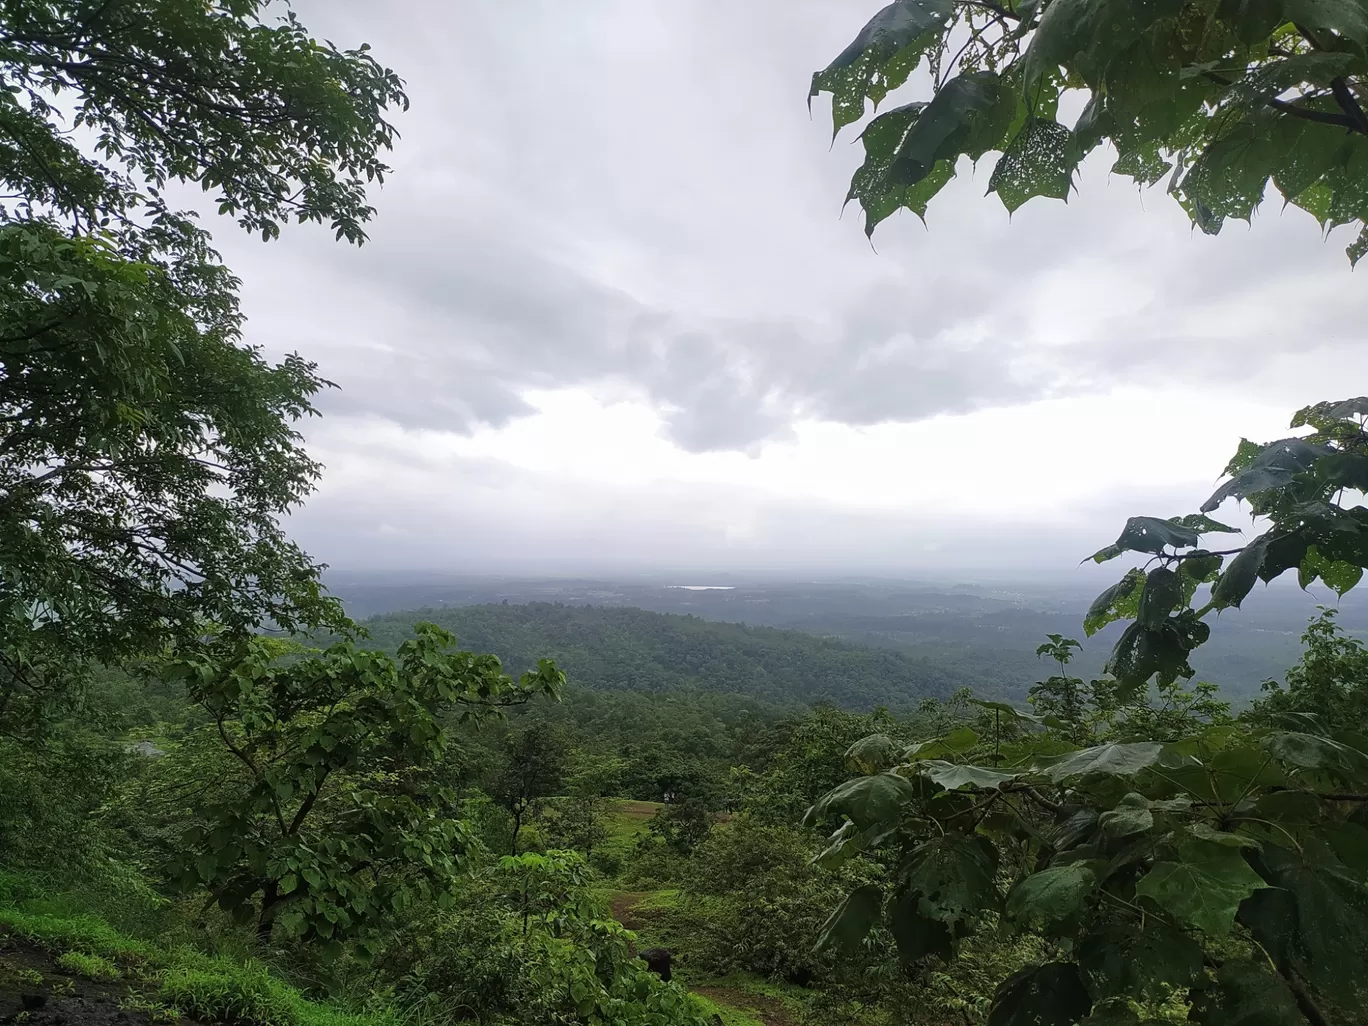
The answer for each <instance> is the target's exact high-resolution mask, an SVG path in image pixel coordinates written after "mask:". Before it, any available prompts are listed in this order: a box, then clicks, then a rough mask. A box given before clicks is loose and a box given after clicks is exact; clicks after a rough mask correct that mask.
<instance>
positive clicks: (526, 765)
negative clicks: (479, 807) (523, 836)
mask: <svg viewBox="0 0 1368 1026" xmlns="http://www.w3.org/2000/svg"><path fill="white" fill-rule="evenodd" d="M567 755H568V753H567V751H566V744H565V739H564V738H563V737H562V736H561V735H560V732H559V731H557V730H556V729H555V728H553V727H548V726H546V725H545V724H541V723H538V724H534V725H533V726H531V727H525V728H523V729H522V730H515V731H512V732H510V733H509V735H508V736H507V737H506V738H505V739H504V743H503V752H502V753H501V760H500V765H499V767H498V769H497V770H496V772H495V774H494V778H493V779H492V780H491V782H490V784H489V795H490V797H491V798H493V799H494V801H495V802H497V803H498V804H499V805H501V806H502V807H503V808H504V809H506V810H507V811H508V813H509V815H511V816H512V817H513V837H512V840H511V841H510V844H511V847H512V854H514V855H517V854H518V834H519V833H521V832H522V828H523V827H524V826H525V825H526V824H527V820H528V819H529V818H532V817H535V816H536V815H537V813H538V812H539V811H540V810H541V808H542V806H543V805H544V804H545V803H546V799H547V798H550V797H551V796H553V795H555V794H556V793H557V792H559V791H560V790H561V787H562V785H563V784H564V782H565V767H566V760H567Z"/></svg>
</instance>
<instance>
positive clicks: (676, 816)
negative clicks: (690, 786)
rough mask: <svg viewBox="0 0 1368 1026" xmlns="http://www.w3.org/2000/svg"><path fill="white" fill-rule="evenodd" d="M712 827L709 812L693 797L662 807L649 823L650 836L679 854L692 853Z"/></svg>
mask: <svg viewBox="0 0 1368 1026" xmlns="http://www.w3.org/2000/svg"><path fill="white" fill-rule="evenodd" d="M712 827H713V814H712V810H710V809H709V808H708V806H707V805H706V804H705V803H704V802H702V801H700V800H699V799H697V798H685V799H684V800H683V801H679V802H672V803H670V804H668V805H662V806H661V807H660V809H659V810H658V811H657V812H656V814H655V815H654V816H652V817H651V822H650V832H651V834H652V835H654V836H655V837H658V838H660V839H661V841H663V842H664V843H665V846H666V847H667V848H669V849H671V850H672V851H675V852H677V853H678V854H680V855H687V854H689V852H691V851H693V849H694V847H695V846H696V845H697V844H698V843H699V842H700V841H702V840H703V839H704V838H705V837H707V836H708V832H709V831H710V830H712Z"/></svg>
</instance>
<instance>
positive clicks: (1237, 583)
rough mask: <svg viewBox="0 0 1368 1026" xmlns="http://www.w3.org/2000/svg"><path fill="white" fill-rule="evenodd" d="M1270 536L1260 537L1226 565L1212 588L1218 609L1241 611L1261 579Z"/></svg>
mask: <svg viewBox="0 0 1368 1026" xmlns="http://www.w3.org/2000/svg"><path fill="white" fill-rule="evenodd" d="M1270 534H1271V532H1269V534H1261V535H1259V537H1257V538H1255V539H1254V540H1253V541H1252V542H1250V543H1249V544H1248V545H1246V546H1245V547H1244V549H1243V550H1242V551H1241V552H1240V553H1239V555H1237V556H1236V557H1235V558H1234V559H1232V560H1231V561H1230V562H1229V563H1227V564H1226V568H1225V570H1224V571H1223V572H1222V573H1221V576H1220V577H1218V578H1217V579H1216V583H1215V584H1214V585H1212V588H1211V601H1212V604H1213V605H1215V607H1216V608H1217V609H1229V608H1231V607H1232V606H1233V607H1234V608H1236V609H1239V608H1240V603H1241V602H1243V601H1244V600H1245V596H1246V595H1248V594H1249V593H1250V592H1251V591H1252V590H1253V589H1254V582H1255V581H1257V580H1258V579H1259V570H1260V569H1261V568H1262V566H1263V562H1264V556H1265V555H1266V554H1267V552H1268V543H1269V540H1270Z"/></svg>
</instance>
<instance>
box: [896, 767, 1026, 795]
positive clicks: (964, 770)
mask: <svg viewBox="0 0 1368 1026" xmlns="http://www.w3.org/2000/svg"><path fill="white" fill-rule="evenodd" d="M916 768H917V772H918V773H920V774H922V776H925V777H927V778H929V779H930V780H932V781H934V782H935V783H937V784H939V785H940V786H941V787H943V788H945V789H946V790H947V791H958V790H959V789H960V788H963V787H999V786H1001V785H1002V784H1005V783H1006V782H1007V781H1009V780H1015V779H1016V778H1017V776H1018V775H1019V774H1016V773H1005V772H1003V771H1001V770H995V769H988V768H987V767H985V766H965V765H961V764H959V763H953V762H941V761H927V762H920V763H917V766H916Z"/></svg>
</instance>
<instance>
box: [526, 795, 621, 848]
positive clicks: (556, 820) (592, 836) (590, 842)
mask: <svg viewBox="0 0 1368 1026" xmlns="http://www.w3.org/2000/svg"><path fill="white" fill-rule="evenodd" d="M606 805H607V803H606V802H605V801H604V799H602V798H599V797H597V796H581V795H570V796H567V797H565V798H562V799H561V800H560V801H558V802H555V803H553V804H552V805H551V807H550V808H549V809H547V811H546V814H545V816H544V817H543V821H542V832H543V833H544V834H545V835H546V839H547V843H548V844H549V845H550V846H551V847H553V848H564V849H570V850H572V851H579V852H583V853H584V855H585V857H586V858H588V857H590V856H592V855H593V854H594V849H596V848H597V847H598V846H599V845H600V844H601V843H602V842H603V841H604V839H605V838H607V836H608V827H607V824H606V823H605V818H606V815H607V809H606Z"/></svg>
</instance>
